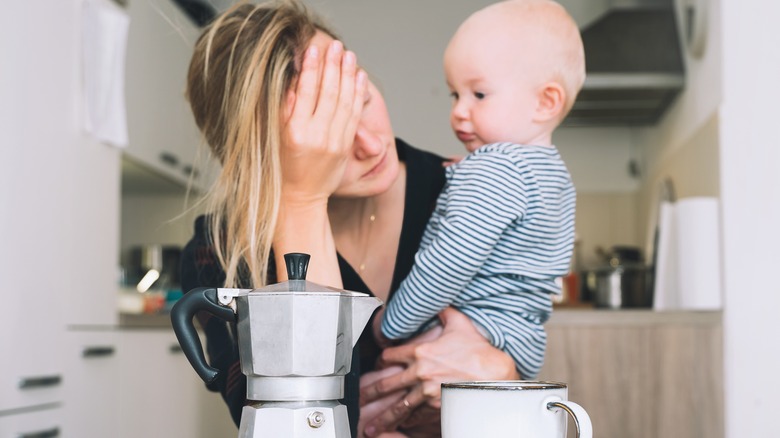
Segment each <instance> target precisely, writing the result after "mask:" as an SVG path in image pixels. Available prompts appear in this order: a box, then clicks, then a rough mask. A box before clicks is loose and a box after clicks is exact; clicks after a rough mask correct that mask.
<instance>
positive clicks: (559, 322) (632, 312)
mask: <svg viewBox="0 0 780 438" xmlns="http://www.w3.org/2000/svg"><path fill="white" fill-rule="evenodd" d="M722 313H723V312H721V311H720V310H716V311H692V310H675V311H655V310H651V309H621V310H612V309H594V308H566V307H558V308H555V310H553V313H552V316H551V317H550V320H549V321H547V323H546V324H545V326H546V327H557V326H561V327H565V326H589V327H595V326H655V325H677V326H679V325H685V326H689V325H698V326H712V325H719V324H720V323H721V320H722Z"/></svg>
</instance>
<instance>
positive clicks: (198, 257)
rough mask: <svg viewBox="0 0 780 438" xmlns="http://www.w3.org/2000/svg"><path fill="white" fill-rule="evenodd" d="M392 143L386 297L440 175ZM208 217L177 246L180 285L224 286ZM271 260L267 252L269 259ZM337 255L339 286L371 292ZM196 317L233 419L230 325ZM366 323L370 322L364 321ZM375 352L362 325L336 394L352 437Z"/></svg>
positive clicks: (404, 269) (237, 411) (237, 404)
mask: <svg viewBox="0 0 780 438" xmlns="http://www.w3.org/2000/svg"><path fill="white" fill-rule="evenodd" d="M396 145H397V149H398V157H399V159H400V160H401V161H403V162H404V163H406V197H405V206H404V215H403V225H402V228H401V239H400V242H399V245H398V256H397V258H396V261H395V269H394V271H393V280H392V285H391V287H390V291H391V292H390V296H391V297H392V294H393V292H394V291H395V290H396V289H398V287H399V285H400V284H401V281H403V279H404V278H406V276H407V275H408V274H409V271H410V270H411V268H412V265H413V264H414V255H415V254H416V253H417V248H418V247H419V245H420V241H421V240H422V235H423V232H424V231H425V226H426V225H427V223H428V219H429V218H430V216H431V213H432V212H433V208H434V206H435V204H436V199H437V197H438V196H439V193H440V192H441V190H442V188H443V187H444V181H445V179H444V168H443V167H442V161H443V159H442V158H441V157H439V156H436V155H434V154H431V153H428V152H425V151H421V150H419V149H415V148H413V147H411V146H409V145H408V144H406V143H405V142H404V141H402V140H401V139H396ZM208 223H209V221H208V220H207V219H206V217H205V216H200V217H198V218H197V219H196V220H195V234H194V236H193V237H192V239H190V241H189V243H187V245H186V246H185V247H184V251H183V252H182V262H181V263H182V264H181V282H182V290H185V291H189V290H192V289H194V288H196V287H222V286H224V282H225V273H224V272H223V270H222V268H221V267H220V266H219V262H218V261H217V258H216V256H215V255H214V251H213V247H212V243H211V241H210V239H209V233H208V229H207V227H208ZM273 260H274V259H273V257H271V261H273ZM338 261H339V268H340V269H341V279H342V281H343V284H344V289H346V290H351V291H356V292H363V293H368V294H371V295H373V293H372V292H371V290H369V288H368V286H366V284H365V283H364V282H363V280H362V279H361V278H360V276H359V275H358V274H357V272H356V271H355V269H353V268H352V266H350V265H349V264H348V263H347V261H346V260H344V259H343V258H342V257H341V255H339V256H338ZM269 274H273V275H269V279H268V281H269V283H274V282H275V278H273V277H275V269H274V267H273V266H271V267H270V269H269ZM198 320H199V322H200V324H201V326H202V327H203V330H204V333H205V335H206V352H207V354H208V358H209V363H210V364H211V366H213V367H215V368H218V369H220V370H222V373H221V374H220V376H221V377H220V378H219V379H217V381H215V382H213V383H212V384H211V385H209V389H210V390H212V391H219V392H220V393H222V397H223V398H224V399H225V402H226V403H227V405H228V408H229V410H230V414H231V416H232V417H233V421H234V422H235V423H236V425H238V424H239V421H240V418H241V409H242V408H243V406H244V405H245V403H246V377H245V376H244V375H243V374H242V373H241V367H240V364H239V356H238V346H237V343H236V337H235V333H236V330H235V327H234V326H232V327H231V324H226V323H225V322H224V321H222V320H220V319H218V318H212V317H210V316H209V315H208V314H199V315H198ZM368 327H371V323H370V322H369V325H368ZM380 352H381V349H380V348H379V347H378V346H377V344H376V342H375V341H374V339H373V336H372V335H371V330H365V331H364V332H363V334H362V335H361V336H360V339H359V341H358V344H357V346H356V347H355V349H354V351H353V356H352V370H351V371H350V373H349V374H348V375H347V376H346V379H345V397H344V399H343V400H342V403H344V404H345V405H346V406H347V410H348V413H349V420H350V428H351V429H352V436H353V437H354V436H355V435H356V430H357V420H358V415H359V413H360V410H359V404H358V396H359V383H360V382H359V380H360V375H361V374H362V373H365V372H368V371H371V370H373V369H374V364H375V362H376V360H377V358H378V357H379V354H380Z"/></svg>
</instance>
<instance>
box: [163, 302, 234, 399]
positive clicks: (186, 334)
mask: <svg viewBox="0 0 780 438" xmlns="http://www.w3.org/2000/svg"><path fill="white" fill-rule="evenodd" d="M200 311H204V312H208V313H211V314H212V315H214V316H216V317H217V318H219V319H223V320H225V321H228V322H230V321H235V319H236V314H235V313H234V312H233V309H231V308H230V307H225V306H222V305H221V304H219V300H218V298H217V289H216V288H209V287H197V288H195V289H192V290H191V291H189V292H187V293H186V294H184V296H183V297H181V299H179V301H177V302H176V304H174V306H173V308H172V309H171V324H172V325H173V332H174V333H176V339H178V341H179V345H181V349H182V351H184V355H185V356H187V360H188V361H190V365H192V367H193V368H195V371H196V372H197V373H198V376H200V378H201V379H203V381H204V382H206V384H211V383H213V382H214V381H215V380H217V378H218V377H219V373H220V370H218V369H216V368H213V367H211V366H209V364H208V363H207V362H206V356H205V355H204V354H203V345H202V344H201V343H200V337H199V336H198V332H197V330H195V325H194V324H193V323H192V318H193V317H194V316H195V314H196V313H197V312H200Z"/></svg>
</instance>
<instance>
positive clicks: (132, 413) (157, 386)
mask: <svg viewBox="0 0 780 438" xmlns="http://www.w3.org/2000/svg"><path fill="white" fill-rule="evenodd" d="M119 346H120V349H119V358H120V372H119V394H120V399H119V408H120V412H121V415H120V419H119V423H118V425H119V427H118V430H117V433H116V435H114V436H116V437H120V438H138V437H165V438H214V437H215V436H218V437H232V436H236V435H237V434H238V431H237V430H236V428H235V426H232V425H231V426H230V427H228V428H227V430H226V431H225V433H224V434H222V433H220V434H215V433H214V426H213V424H212V423H217V424H220V423H221V424H229V423H228V422H226V421H225V418H227V416H228V414H227V410H226V409H220V407H217V411H216V412H215V411H214V409H213V407H214V400H215V398H219V395H218V394H214V393H210V392H209V391H208V390H206V387H205V385H204V384H203V382H202V381H201V380H200V379H199V378H198V376H197V374H196V373H195V371H194V370H193V369H192V367H191V366H190V364H189V362H187V358H186V357H185V356H184V354H183V353H182V351H181V348H180V347H179V343H178V342H177V341H176V337H175V336H174V334H173V332H172V331H170V330H140V329H139V330H123V331H121V332H120V342H119ZM207 400H208V401H207ZM217 405H218V404H217ZM223 406H224V405H223Z"/></svg>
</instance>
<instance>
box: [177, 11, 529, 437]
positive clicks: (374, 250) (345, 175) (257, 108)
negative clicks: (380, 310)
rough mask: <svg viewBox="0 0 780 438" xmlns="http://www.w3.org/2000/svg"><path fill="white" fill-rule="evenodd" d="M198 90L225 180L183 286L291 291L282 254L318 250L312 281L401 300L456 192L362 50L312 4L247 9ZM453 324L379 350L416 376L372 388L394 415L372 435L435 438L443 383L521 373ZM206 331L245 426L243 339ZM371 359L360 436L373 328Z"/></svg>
mask: <svg viewBox="0 0 780 438" xmlns="http://www.w3.org/2000/svg"><path fill="white" fill-rule="evenodd" d="M187 82H188V85H187V95H188V97H189V100H190V104H191V106H192V110H193V113H194V115H195V119H196V122H197V124H198V126H199V128H200V129H201V131H202V132H203V134H204V136H205V138H206V140H207V142H208V144H209V146H210V147H211V150H212V152H213V153H214V154H215V156H216V157H217V158H218V159H219V160H220V162H221V164H222V172H221V174H220V176H219V178H218V180H217V182H216V184H215V186H214V188H213V190H212V192H211V194H210V212H211V214H210V215H209V216H208V217H201V218H198V220H197V221H196V227H195V228H196V229H195V236H194V237H193V239H192V240H191V241H190V243H189V244H188V245H187V247H186V249H185V251H184V259H183V264H182V278H183V280H182V283H183V284H182V286H183V287H184V290H190V289H192V288H194V287H198V286H213V287H215V286H219V287H222V286H225V287H260V286H263V285H265V284H267V283H272V282H276V281H283V280H286V272H285V269H284V263H283V260H282V256H283V254H285V253H287V252H306V253H309V254H311V256H312V263H311V266H310V269H309V274H308V277H307V278H308V279H310V280H312V281H314V282H317V283H321V284H327V285H330V286H334V287H341V288H345V289H348V290H355V291H360V292H366V293H371V294H373V295H375V296H377V297H379V298H380V299H382V300H383V301H387V300H388V299H391V291H393V290H395V289H396V288H397V287H398V285H399V283H400V281H401V280H403V278H404V277H405V276H406V274H407V273H408V271H409V269H410V268H411V266H412V264H413V262H414V254H415V252H416V250H417V246H418V244H419V242H420V239H421V237H422V232H423V230H424V228H425V225H426V223H427V220H428V217H429V216H430V213H431V210H432V208H433V206H434V203H435V200H436V197H437V196H438V194H439V191H440V190H441V188H442V185H443V183H444V173H443V169H442V159H441V158H439V157H436V156H434V155H432V154H429V153H426V152H422V151H420V150H417V149H414V148H412V147H411V146H409V145H407V144H406V143H404V142H403V141H401V140H398V139H395V138H394V136H393V132H392V128H391V127H390V121H389V116H388V114H387V109H386V106H385V103H384V100H383V98H382V96H381V94H379V92H378V91H377V89H376V88H375V87H374V86H373V85H372V84H371V83H370V81H368V79H367V77H366V74H365V72H363V71H362V70H361V69H360V68H359V67H358V65H357V62H356V59H355V55H354V54H353V53H352V52H349V51H346V50H345V49H344V47H343V46H342V44H341V43H340V42H339V41H338V40H337V38H336V37H335V35H334V34H333V33H332V32H330V31H329V30H327V28H326V27H325V26H323V25H322V24H321V23H319V22H318V21H317V20H316V18H315V17H313V16H312V15H310V14H309V13H308V12H307V11H306V10H305V9H304V7H303V6H302V5H300V4H299V3H298V2H295V1H284V2H278V3H268V4H262V5H257V6H256V5H249V4H241V5H239V6H236V7H234V8H232V9H230V10H228V11H227V12H225V13H224V14H223V15H221V16H220V17H218V18H217V19H216V20H215V21H214V22H213V23H212V24H211V25H210V26H209V27H208V28H207V29H206V30H205V32H204V34H203V35H202V36H201V38H200V39H199V40H198V42H197V44H196V47H195V52H194V55H193V58H192V62H191V65H190V70H189V75H188V80H187ZM217 229H218V230H219V232H212V230H217ZM442 321H443V324H442V326H443V329H442V330H441V331H440V333H436V335H437V336H438V338H436V339H426V340H416V341H412V342H410V343H409V344H407V345H402V346H398V347H393V348H388V349H386V350H385V351H384V352H381V356H382V362H383V364H385V365H387V364H398V365H402V366H403V371H401V372H398V373H388V375H387V376H386V377H385V378H382V379H379V380H377V381H375V382H364V385H363V387H362V389H361V393H360V399H361V402H362V403H364V404H366V405H374V406H375V405H376V403H381V402H384V403H385V404H389V405H390V406H391V408H390V409H382V410H380V411H379V412H377V410H376V409H374V410H372V409H370V408H368V407H366V409H364V410H363V412H364V418H362V419H361V421H362V422H363V425H365V435H367V436H377V435H379V434H381V433H383V432H385V431H393V430H396V429H397V428H399V427H400V428H402V429H403V430H404V431H407V432H408V434H409V435H414V436H436V432H429V431H430V426H431V425H433V426H435V425H436V424H437V423H438V421H439V420H438V413H437V415H429V414H427V413H425V412H424V410H425V409H436V405H437V401H438V398H439V396H440V389H439V385H440V383H441V382H442V381H445V380H476V379H511V378H517V377H518V376H517V374H516V371H515V367H514V364H513V362H512V360H511V358H509V356H507V355H506V354H504V353H503V352H501V351H500V350H497V349H495V348H493V347H492V346H490V344H489V343H488V342H487V341H486V340H485V339H484V338H483V337H482V336H481V335H480V334H479V333H477V332H476V330H475V329H474V327H473V326H472V325H471V323H470V321H469V320H468V319H467V318H466V317H465V316H463V315H461V314H460V313H458V312H457V311H455V310H451V309H449V310H447V311H445V312H444V313H443V314H442ZM201 324H202V325H203V327H204V330H205V333H206V337H207V349H208V353H209V358H210V361H211V364H212V365H213V366H215V367H217V368H220V369H223V370H228V372H227V373H223V374H224V375H226V377H225V378H224V379H222V380H220V381H218V382H215V384H214V385H213V387H212V388H211V389H213V390H219V391H220V392H221V393H222V394H223V397H225V400H226V402H227V404H228V406H229V407H230V411H231V414H232V415H233V418H234V420H235V421H236V422H238V419H239V417H240V410H241V407H242V406H243V404H244V398H245V395H246V384H245V379H244V378H243V375H241V373H240V369H239V366H238V353H237V349H236V346H235V343H234V339H233V337H232V336H231V330H230V328H229V327H226V326H225V324H223V323H220V322H218V321H216V320H209V319H208V318H207V317H205V316H204V317H203V318H202V320H201ZM423 341H426V342H423ZM357 351H360V356H359V358H355V360H353V370H352V372H351V373H350V375H348V376H347V382H346V399H345V403H346V404H347V407H348V409H349V417H350V421H351V423H352V424H351V427H352V433H353V436H355V435H356V434H357V417H358V411H357V409H358V378H359V375H360V374H361V372H362V373H365V372H367V371H369V370H372V369H374V368H375V365H376V361H377V359H378V358H379V355H380V350H379V348H378V347H377V346H376V343H375V342H374V340H373V339H372V338H371V334H370V330H367V331H366V332H365V333H364V334H363V336H362V337H361V340H360V341H359V343H358V348H356V352H357ZM375 401H376V403H371V404H369V403H370V402H375ZM418 408H419V409H418ZM413 413H416V414H417V415H412V414H413ZM426 422H427V423H431V424H428V425H426V424H425V423H426ZM361 433H363V432H362V431H361Z"/></svg>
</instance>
